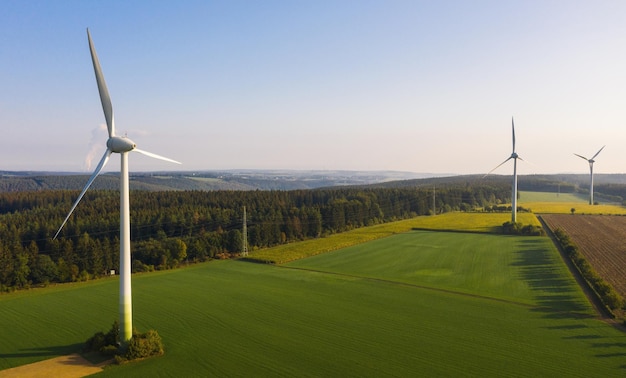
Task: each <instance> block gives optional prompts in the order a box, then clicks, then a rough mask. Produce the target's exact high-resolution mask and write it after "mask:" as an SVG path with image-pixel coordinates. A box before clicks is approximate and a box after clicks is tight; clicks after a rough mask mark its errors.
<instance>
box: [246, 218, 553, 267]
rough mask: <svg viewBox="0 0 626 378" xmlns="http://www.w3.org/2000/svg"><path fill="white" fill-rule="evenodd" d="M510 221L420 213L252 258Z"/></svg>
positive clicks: (280, 258) (272, 258)
mask: <svg viewBox="0 0 626 378" xmlns="http://www.w3.org/2000/svg"><path fill="white" fill-rule="evenodd" d="M510 220H511V214H510V213H445V214H441V215H437V216H421V217H416V218H412V219H408V220H402V221H397V222H391V223H385V224H379V225H376V226H371V227H364V228H358V229H355V230H352V231H348V232H342V233H340V234H334V235H330V236H328V237H325V238H321V239H312V240H306V241H303V242H299V243H292V244H285V245H280V246H277V247H273V248H267V249H262V250H258V251H253V252H250V257H249V259H250V260H253V261H258V262H269V263H275V264H282V263H286V262H289V261H293V260H298V259H302V258H306V257H310V256H315V255H318V254H320V253H325V252H329V251H335V250H338V249H341V248H345V247H350V246H353V245H357V244H362V243H366V242H369V241H372V240H376V239H380V238H384V237H388V236H391V235H395V234H398V233H403V232H407V231H409V230H412V229H425V230H440V231H444V230H447V231H463V232H494V231H496V230H497V228H498V227H499V226H501V225H502V224H503V223H504V222H508V221H510ZM518 221H519V222H522V223H523V224H531V225H534V226H541V224H540V223H539V221H538V220H537V218H536V217H535V215H534V214H531V213H519V214H518Z"/></svg>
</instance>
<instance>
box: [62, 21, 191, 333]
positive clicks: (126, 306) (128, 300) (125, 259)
mask: <svg viewBox="0 0 626 378" xmlns="http://www.w3.org/2000/svg"><path fill="white" fill-rule="evenodd" d="M87 39H88V40H89V50H90V51H91V60H92V61H93V69H94V72H95V74H96V82H97V83H98V92H99V93H100V101H101V102H102V109H103V110H104V118H105V119H106V123H107V129H108V131H109V139H108V140H107V143H106V146H107V149H106V151H105V152H104V155H103V156H102V159H101V160H100V163H98V166H97V167H96V170H95V171H94V172H93V174H92V175H91V177H90V178H89V180H88V181H87V184H86V185H85V187H84V188H83V191H82V192H80V194H79V195H78V198H77V199H76V202H74V205H73V206H72V208H71V209H70V212H69V213H68V214H67V217H65V220H64V221H63V224H61V227H59V230H58V231H57V233H56V234H55V235H54V239H56V237H57V236H59V233H60V232H61V229H62V228H63V226H65V223H66V222H67V220H68V219H69V217H70V216H71V215H72V212H73V211H74V209H75V208H76V206H77V205H78V203H79V202H80V200H81V199H82V198H83V196H84V195H85V192H86V191H87V189H89V186H91V184H92V183H93V181H94V180H95V179H96V177H97V176H98V174H99V173H100V171H101V170H102V168H104V166H105V165H106V163H107V162H108V161H109V157H110V156H111V154H112V153H118V154H120V160H121V170H120V303H119V305H120V307H119V312H120V338H121V341H122V342H123V343H125V342H127V341H128V340H130V338H131V337H132V332H133V324H132V323H133V315H132V297H131V287H130V275H131V264H130V207H129V199H128V197H129V195H128V155H127V154H128V152H130V151H135V152H139V153H141V154H144V155H147V156H150V157H153V158H156V159H161V160H165V161H169V162H172V163H176V164H180V163H179V162H177V161H175V160H172V159H168V158H166V157H163V156H160V155H156V154H153V153H151V152H147V151H143V150H140V149H138V148H137V145H136V144H135V142H133V141H132V140H130V139H128V138H126V137H125V136H117V135H115V122H114V119H113V106H112V105H111V97H109V91H108V90H107V86H106V83H105V81H104V75H103V74H102V69H101V68H100V62H99V61H98V55H96V49H95V48H94V46H93V42H92V41H91V34H90V33H89V29H87Z"/></svg>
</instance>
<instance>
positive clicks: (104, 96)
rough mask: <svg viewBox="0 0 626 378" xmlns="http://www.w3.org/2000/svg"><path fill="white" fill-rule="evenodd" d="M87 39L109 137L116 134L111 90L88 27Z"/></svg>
mask: <svg viewBox="0 0 626 378" xmlns="http://www.w3.org/2000/svg"><path fill="white" fill-rule="evenodd" d="M87 39H88V40H89V51H91V61H92V62H93V70H94V72H95V73H96V82H97V83H98V92H99V93H100V101H101V102H102V110H104V118H105V119H106V121H107V129H108V130H109V138H110V137H112V136H115V121H114V119H113V105H112V104H111V97H110V96H109V90H108V89H107V84H106V82H105V81H104V75H103V74H102V68H100V61H99V60H98V55H97V54H96V48H95V47H94V46H93V42H92V41H91V34H90V33H89V29H87Z"/></svg>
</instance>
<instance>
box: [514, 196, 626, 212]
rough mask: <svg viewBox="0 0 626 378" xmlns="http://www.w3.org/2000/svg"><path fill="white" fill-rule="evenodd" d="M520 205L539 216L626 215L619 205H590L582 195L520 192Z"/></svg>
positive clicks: (623, 208)
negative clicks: (573, 212)
mask: <svg viewBox="0 0 626 378" xmlns="http://www.w3.org/2000/svg"><path fill="white" fill-rule="evenodd" d="M519 205H520V206H522V207H524V208H527V209H531V210H532V212H533V213H537V214H570V213H571V210H572V209H575V214H620V215H624V214H626V207H623V206H621V205H620V204H617V203H601V204H599V205H589V197H587V196H583V195H580V194H571V193H561V194H560V195H558V196H557V193H548V192H520V199H519Z"/></svg>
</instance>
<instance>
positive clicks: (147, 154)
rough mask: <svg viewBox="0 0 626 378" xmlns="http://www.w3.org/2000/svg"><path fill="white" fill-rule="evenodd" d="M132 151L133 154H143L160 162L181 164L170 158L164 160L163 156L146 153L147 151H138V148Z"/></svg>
mask: <svg viewBox="0 0 626 378" xmlns="http://www.w3.org/2000/svg"><path fill="white" fill-rule="evenodd" d="M133 151H135V152H139V153H140V154H144V155H146V156H150V157H153V158H155V159H160V160H165V161H169V162H170V163H175V164H182V163H181V162H179V161H176V160H172V159H170V158H166V157H165V156H161V155H157V154H153V153H152V152H148V151H144V150H140V149H138V148H135V149H133Z"/></svg>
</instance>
